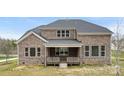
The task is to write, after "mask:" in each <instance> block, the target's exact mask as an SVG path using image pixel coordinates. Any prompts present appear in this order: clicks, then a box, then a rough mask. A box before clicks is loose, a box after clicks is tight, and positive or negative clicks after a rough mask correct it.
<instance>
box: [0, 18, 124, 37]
mask: <svg viewBox="0 0 124 93" xmlns="http://www.w3.org/2000/svg"><path fill="white" fill-rule="evenodd" d="M58 19H82V20H85V21H88V22H92V23H95V24H97V25H101V26H104V27H107V28H108V29H110V30H111V31H114V29H115V27H116V24H117V22H118V21H120V20H121V23H122V27H124V25H123V19H124V18H119V17H0V37H2V38H9V39H19V38H20V37H21V36H22V35H23V34H24V33H25V32H26V31H27V30H30V29H32V28H34V27H37V26H39V25H45V24H48V23H51V22H53V21H55V20H58ZM121 32H122V33H124V31H123V30H121Z"/></svg>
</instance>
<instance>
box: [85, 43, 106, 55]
mask: <svg viewBox="0 0 124 93" xmlns="http://www.w3.org/2000/svg"><path fill="white" fill-rule="evenodd" d="M85 46H89V56H86V55H85V53H86V52H88V51H85ZM85 46H84V56H85V57H106V45H85ZM92 46H98V49H99V54H98V56H92ZM101 46H105V51H101ZM101 52H105V56H101Z"/></svg>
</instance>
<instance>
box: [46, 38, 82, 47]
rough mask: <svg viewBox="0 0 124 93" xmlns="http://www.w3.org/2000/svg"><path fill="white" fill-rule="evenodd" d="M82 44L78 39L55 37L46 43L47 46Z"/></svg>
mask: <svg viewBox="0 0 124 93" xmlns="http://www.w3.org/2000/svg"><path fill="white" fill-rule="evenodd" d="M66 45H67V46H74V45H76V46H81V45H82V44H81V42H79V41H78V40H63V39H59V40H58V39H55V40H54V39H53V40H48V42H47V43H46V46H66Z"/></svg>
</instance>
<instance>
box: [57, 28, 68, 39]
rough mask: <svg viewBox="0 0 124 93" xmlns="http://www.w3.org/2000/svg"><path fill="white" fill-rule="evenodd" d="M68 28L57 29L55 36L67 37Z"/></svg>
mask: <svg viewBox="0 0 124 93" xmlns="http://www.w3.org/2000/svg"><path fill="white" fill-rule="evenodd" d="M69 34H70V33H69V30H58V31H57V37H69Z"/></svg>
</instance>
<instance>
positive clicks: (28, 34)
mask: <svg viewBox="0 0 124 93" xmlns="http://www.w3.org/2000/svg"><path fill="white" fill-rule="evenodd" d="M31 34H33V35H35V36H36V37H38V38H39V39H41V40H43V41H44V42H48V41H47V40H46V39H44V38H43V37H41V36H39V35H37V34H36V33H34V32H32V31H31V32H29V33H27V34H26V35H24V36H23V37H22V38H20V39H19V40H18V41H17V42H16V43H17V44H18V43H20V42H21V41H22V40H24V39H25V38H27V37H28V36H30V35H31Z"/></svg>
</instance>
